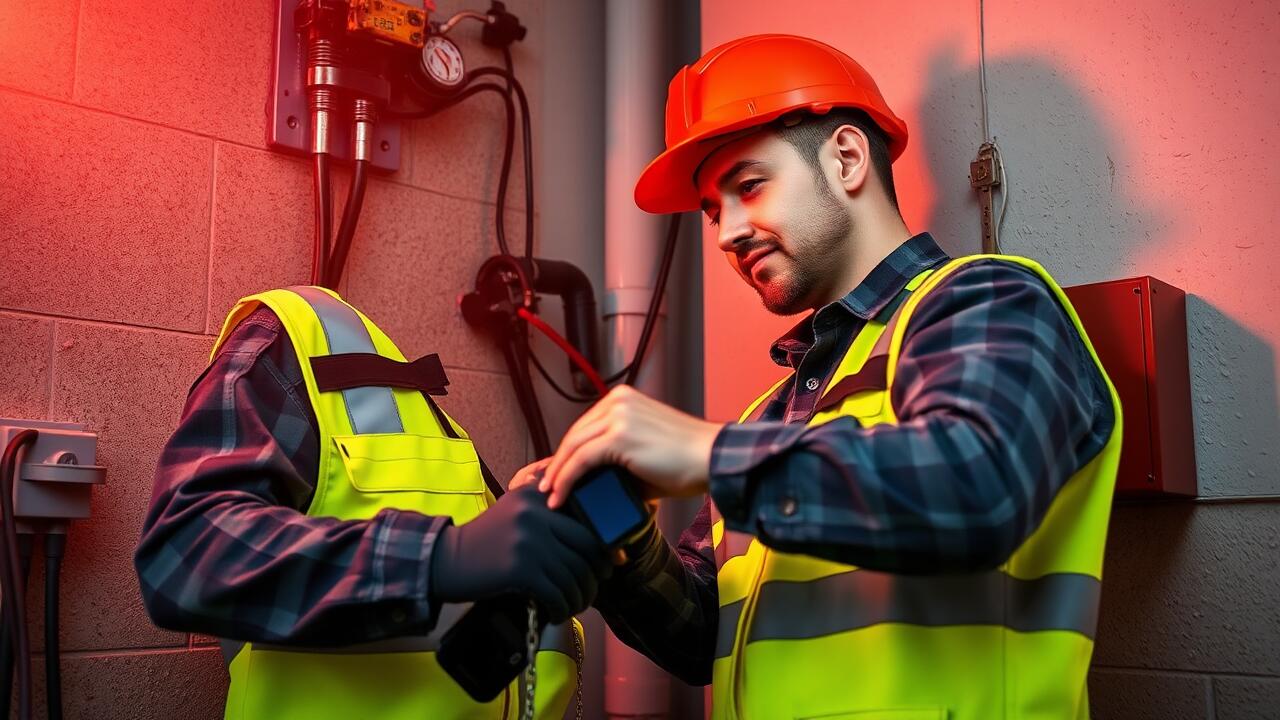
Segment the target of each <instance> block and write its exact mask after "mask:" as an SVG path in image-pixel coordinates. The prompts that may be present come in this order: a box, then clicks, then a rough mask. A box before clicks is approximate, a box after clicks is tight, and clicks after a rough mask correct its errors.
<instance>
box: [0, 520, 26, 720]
mask: <svg viewBox="0 0 1280 720" xmlns="http://www.w3.org/2000/svg"><path fill="white" fill-rule="evenodd" d="M31 549H32V543H31V535H30V534H28V533H22V534H20V535H18V554H19V556H20V561H21V564H22V567H21V568H20V572H21V573H22V585H23V587H26V585H27V578H29V577H30V574H31ZM3 554H4V553H0V555H3ZM6 584H7V583H6ZM10 632H11V631H10V629H9V623H8V617H7V615H6V617H5V624H4V626H3V632H0V682H3V683H4V687H3V688H0V718H7V717H9V705H10V701H11V699H12V696H13V659H14V658H13V641H12V639H11V638H10V636H9V633H10Z"/></svg>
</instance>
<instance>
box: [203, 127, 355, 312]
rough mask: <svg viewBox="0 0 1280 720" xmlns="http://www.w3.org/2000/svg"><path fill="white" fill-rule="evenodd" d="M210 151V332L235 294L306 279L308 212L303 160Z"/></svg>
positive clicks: (241, 150) (307, 172)
mask: <svg viewBox="0 0 1280 720" xmlns="http://www.w3.org/2000/svg"><path fill="white" fill-rule="evenodd" d="M215 156H216V159H215V162H214V169H215V173H216V177H217V181H216V183H215V186H214V193H213V233H212V238H213V239H212V250H211V252H212V253H213V262H212V264H211V266H210V267H211V275H210V282H209V284H210V287H209V322H208V332H209V333H211V334H215V335H216V334H217V333H218V331H219V330H220V329H221V328H222V321H223V319H225V318H226V315H227V312H228V311H230V310H231V307H232V306H233V305H234V304H235V302H236V301H237V300H239V299H240V298H242V297H244V296H246V295H252V294H253V293H256V292H262V291H263V290H271V289H273V288H278V287H287V286H289V285H299V284H301V285H306V284H308V283H310V281H311V247H312V238H313V237H314V229H313V224H312V223H313V221H314V217H315V215H314V210H313V209H312V200H311V198H312V189H311V169H310V167H309V165H308V164H307V163H306V162H305V161H303V160H297V159H293V158H288V157H284V156H282V155H279V154H275V153H269V152H267V151H265V150H255V149H251V148H245V147H240V146H237V145H230V144H226V143H219V144H218V147H217V149H216V150H215ZM364 215H365V216H368V212H367V211H366V212H365V213H364Z"/></svg>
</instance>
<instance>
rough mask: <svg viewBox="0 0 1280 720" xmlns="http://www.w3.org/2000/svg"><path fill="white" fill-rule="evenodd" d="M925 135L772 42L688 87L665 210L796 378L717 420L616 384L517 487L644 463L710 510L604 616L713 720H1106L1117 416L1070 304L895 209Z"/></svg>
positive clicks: (668, 161) (821, 51) (836, 57)
mask: <svg viewBox="0 0 1280 720" xmlns="http://www.w3.org/2000/svg"><path fill="white" fill-rule="evenodd" d="M906 143H907V128H906V125H905V123H904V122H903V121H902V120H901V119H900V118H899V117H898V116H897V115H895V114H894V113H893V111H892V110H890V109H889V106H888V104H887V103H886V102H885V99H884V97H883V96H882V95H881V93H880V90H879V89H878V88H877V87H876V84H875V82H874V81H873V80H872V79H871V77H870V76H869V75H868V74H867V72H866V71H865V70H863V68H862V67H861V66H859V65H858V64H857V63H856V62H854V61H853V60H852V59H850V58H849V57H848V56H846V55H845V54H844V53H842V52H840V51H839V50H836V49H834V48H832V47H830V46H828V45H825V44H823V43H820V42H816V41H814V40H809V39H806V38H800V37H793V36H786V35H759V36H753V37H747V38H743V39H740V40H735V41H733V42H729V43H726V44H724V45H721V46H719V47H717V48H715V49H713V50H711V51H710V52H708V53H707V54H706V55H704V56H703V57H702V58H701V59H700V60H699V61H698V62H697V63H695V64H693V65H691V66H688V67H685V68H683V69H681V70H680V72H679V73H677V75H676V76H675V78H674V79H673V80H672V82H671V86H670V93H669V96H668V99H667V111H666V151H665V152H663V153H662V154H661V155H659V156H658V158H657V159H655V160H654V161H653V162H652V163H651V164H650V165H649V166H648V168H646V169H645V171H644V173H643V174H642V175H641V177H640V180H639V182H638V183H637V185H636V192H635V196H636V202H637V204H638V205H639V206H640V207H641V208H643V209H645V210H647V211H650V212H663V213H670V212H682V211H687V210H693V209H696V208H700V209H701V210H702V212H703V213H705V215H706V217H707V219H708V221H709V222H710V223H711V224H712V225H714V226H716V231H717V243H718V246H719V247H720V249H721V250H723V251H724V252H725V254H726V257H727V258H728V260H729V263H730V265H731V266H732V267H733V268H734V269H735V270H736V271H737V272H738V274H739V275H740V276H741V277H742V279H743V280H744V281H745V282H746V283H748V284H749V285H750V286H751V287H752V288H753V289H755V290H756V292H757V293H758V294H759V296H760V298H761V300H762V301H763V303H764V306H765V308H766V309H768V310H769V311H770V312H773V313H778V314H787V315H789V314H797V313H801V312H806V311H807V314H806V315H805V316H804V318H803V320H801V321H800V322H799V324H797V325H796V326H795V327H794V328H793V329H792V330H791V331H790V332H788V333H787V334H786V335H784V336H783V337H782V338H781V339H779V340H778V341H777V342H776V343H775V344H774V345H773V347H772V357H773V359H774V361H775V362H777V363H778V364H779V365H781V366H783V367H785V368H788V369H789V370H790V371H791V372H789V373H788V374H787V375H786V376H785V377H784V378H783V379H782V380H781V381H780V382H778V383H777V384H775V385H774V386H773V387H772V388H769V389H767V390H766V391H765V392H764V393H763V394H762V395H761V396H760V398H759V399H758V400H756V402H754V403H752V404H751V405H750V406H749V407H748V408H747V409H746V410H745V411H744V412H743V414H742V417H741V420H740V421H739V422H738V423H733V424H728V425H722V424H719V423H711V422H707V421H705V420H702V419H699V418H695V417H691V416H689V415H686V414H684V413H682V412H680V411H678V410H676V409H674V408H671V407H668V406H666V405H664V404H662V403H659V402H657V401H655V400H653V399H651V398H648V397H646V396H644V395H643V394H641V393H639V392H637V391H635V390H633V389H631V388H627V387H618V388H616V389H615V390H614V391H613V392H611V393H610V394H609V395H608V396H606V397H605V398H604V399H603V400H601V401H600V402H598V403H597V404H596V405H595V406H593V407H592V408H591V409H590V410H588V411H587V412H586V413H585V414H584V415H583V416H582V417H581V418H580V419H579V420H578V421H577V422H576V423H575V424H574V425H573V426H572V427H571V428H570V429H569V431H568V432H567V434H566V435H565V437H564V439H563V441H562V442H561V445H560V447H559V449H558V450H557V451H556V453H555V455H554V456H553V457H551V458H546V459H544V460H542V461H539V462H538V463H535V464H534V465H531V466H529V467H528V468H526V469H525V470H523V471H521V473H518V475H517V479H516V480H515V481H514V482H515V483H516V484H517V485H519V484H523V483H529V482H533V481H535V480H538V481H539V482H540V484H541V486H542V487H543V488H544V489H550V490H551V491H552V497H551V500H550V504H551V505H553V506H554V505H558V504H559V503H560V502H562V501H563V499H564V498H565V497H566V495H567V493H568V491H569V490H570V489H571V487H572V485H573V483H574V482H575V481H576V480H577V479H578V478H579V477H581V475H582V474H583V472H584V471H586V470H587V469H589V468H591V467H592V466H596V465H601V464H618V465H622V466H625V467H626V468H628V469H629V470H630V471H631V472H632V473H634V474H635V475H636V476H638V477H639V478H640V480H642V481H643V482H644V483H645V485H646V488H645V490H646V491H647V492H648V493H649V494H650V495H651V496H694V495H698V494H701V493H708V494H709V495H710V497H709V499H708V501H707V503H706V504H705V505H704V507H703V509H702V511H701V512H700V514H699V515H698V517H697V518H696V519H695V520H694V522H693V524H692V525H691V526H690V527H689V528H688V529H687V530H686V531H685V533H684V535H683V536H682V537H681V539H680V542H679V546H678V547H677V548H675V549H673V548H671V547H670V546H669V545H668V544H667V543H666V541H665V540H663V538H662V537H661V536H660V535H659V534H658V533H657V532H656V531H650V532H649V533H648V534H647V535H646V536H645V537H643V538H642V539H641V540H640V541H638V542H636V543H635V544H634V545H633V546H632V547H631V548H629V550H628V557H629V558H630V559H629V560H628V561H627V563H626V564H625V565H624V566H622V567H621V568H619V570H618V572H616V573H615V574H614V575H613V578H612V579H611V580H609V581H607V582H605V583H603V584H602V586H601V590H600V594H599V596H598V598H597V601H596V605H597V607H598V608H599V609H600V610H601V612H602V613H603V615H604V617H605V618H606V620H607V621H608V622H609V625H610V627H611V628H612V629H613V630H614V632H615V633H617V634H618V636H619V637H620V638H622V639H623V641H624V642H626V643H628V644H630V645H631V646H633V647H635V648H637V649H638V650H640V651H641V652H643V653H645V654H646V655H648V656H649V657H650V658H652V659H653V660H654V661H656V662H657V663H658V664H660V665H661V666H662V667H664V668H666V669H667V670H669V671H670V672H672V673H674V674H675V675H677V676H678V677H680V678H682V679H684V680H686V681H687V682H690V683H695V684H706V683H707V682H711V683H712V684H713V686H714V689H713V693H712V702H713V706H712V717H716V718H740V717H746V718H769V719H772V718H784V717H785V718H800V717H823V718H836V717H840V718H843V717H850V718H853V717H857V718H859V719H860V720H861V719H863V718H865V719H866V720H872V719H873V718H874V719H877V720H878V719H881V718H894V720H916V719H923V718H936V719H939V720H941V719H942V718H950V719H951V720H978V719H986V718H993V717H1001V718H1062V719H1064V720H1065V719H1068V718H1070V719H1076V718H1082V717H1087V716H1088V700H1087V693H1086V687H1085V679H1086V675H1087V671H1088V667H1089V660H1090V657H1091V654H1092V650H1093V637H1094V632H1095V629H1096V625H1097V621H1096V615H1097V603H1098V598H1099V594H1100V581H1101V564H1102V553H1103V544H1104V540H1105V535H1106V527H1107V519H1108V516H1109V513H1110V504H1111V496H1112V491H1113V488H1114V484H1115V475H1116V467H1117V463H1118V460H1119V454H1120V439H1121V413H1120V405H1119V400H1118V398H1117V396H1116V394H1115V390H1114V388H1113V387H1112V386H1111V383H1110V381H1109V380H1108V379H1107V376H1106V373H1105V372H1104V371H1103V369H1102V366H1101V364H1100V362H1099V361H1098V358H1097V355H1096V354H1095V353H1094V351H1093V349H1092V346H1091V345H1090V343H1089V340H1088V338H1087V336H1086V335H1085V332H1084V329H1083V328H1082V327H1081V325H1080V322H1079V320H1078V318H1077V317H1076V315H1075V313H1074V311H1073V310H1072V309H1071V306H1070V303H1069V302H1068V301H1067V299H1066V297H1065V296H1064V295H1063V293H1062V291H1061V289H1060V288H1059V287H1058V285H1057V284H1056V283H1055V282H1054V281H1053V279H1052V278H1051V277H1050V276H1049V274H1048V273H1047V272H1045V270H1044V269H1043V268H1042V267H1040V265H1038V264H1037V263H1035V262H1034V261H1032V260H1028V259H1026V258H1020V257H1015V256H999V255H980V256H970V257H965V258H960V259H955V260H953V259H951V258H949V257H947V255H946V254H945V253H944V252H943V251H942V250H940V249H939V247H938V246H937V244H935V242H934V241H933V239H932V238H931V237H930V236H929V235H928V234H927V233H920V234H914V235H913V234H912V233H911V232H910V231H909V230H908V229H907V226H906V224H905V223H904V222H903V219H902V217H901V215H900V213H899V211H898V207H897V199H896V196H895V192H894V186H893V174H892V169H891V162H892V161H893V160H894V159H896V158H897V157H899V156H900V155H901V154H902V151H903V149H904V148H905V147H906Z"/></svg>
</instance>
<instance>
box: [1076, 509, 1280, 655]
mask: <svg viewBox="0 0 1280 720" xmlns="http://www.w3.org/2000/svg"><path fill="white" fill-rule="evenodd" d="M1278 597H1280V505H1276V504H1266V503H1250V504H1223V505H1216V504H1214V505H1209V504H1194V505H1193V504H1189V503H1187V504H1170V505H1141V506H1129V507H1120V508H1117V509H1116V510H1115V511H1114V512H1113V513H1112V523H1111V531H1110V535H1109V537H1108V539H1107V555H1106V561H1105V564H1104V567H1103V583H1102V615H1101V618H1100V621H1099V629H1098V644H1097V650H1096V652H1095V654H1094V664H1095V665H1096V666H1103V667H1105V666H1111V667H1123V668H1151V669H1161V670H1183V671H1198V672H1223V673H1240V674H1248V675H1273V676H1276V675H1280V652H1278V649H1280V605H1277V603H1276V598H1278Z"/></svg>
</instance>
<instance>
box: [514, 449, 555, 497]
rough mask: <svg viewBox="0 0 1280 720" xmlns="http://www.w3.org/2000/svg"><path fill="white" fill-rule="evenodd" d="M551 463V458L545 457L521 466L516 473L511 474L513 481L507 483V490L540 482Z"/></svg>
mask: <svg viewBox="0 0 1280 720" xmlns="http://www.w3.org/2000/svg"><path fill="white" fill-rule="evenodd" d="M550 464H551V458H550V457H544V458H542V459H541V460H534V461H533V462H531V463H529V464H528V465H525V466H524V467H522V468H520V469H519V470H517V471H516V474H515V475H512V476H511V482H509V483H507V492H511V491H512V490H518V489H520V488H522V487H524V486H525V485H530V484H533V483H536V482H538V481H539V480H541V479H542V475H543V473H545V472H546V469H547V466H548V465H550Z"/></svg>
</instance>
